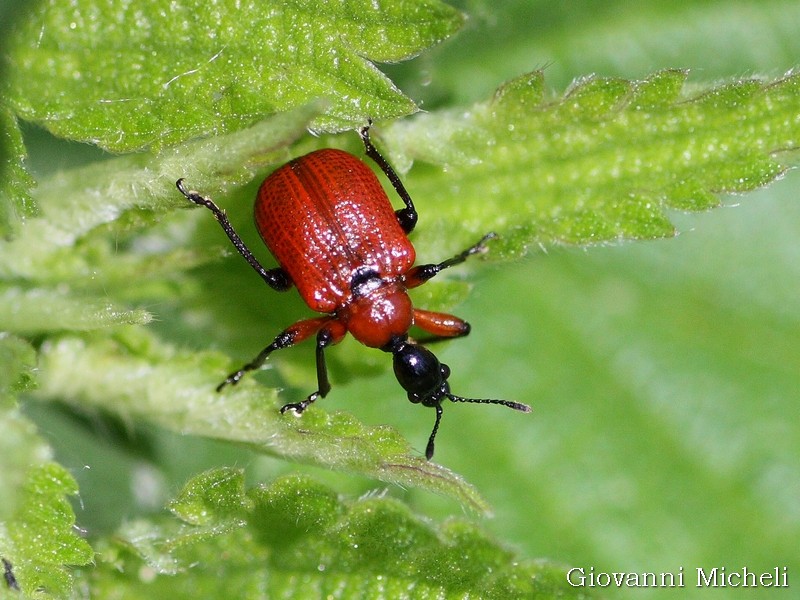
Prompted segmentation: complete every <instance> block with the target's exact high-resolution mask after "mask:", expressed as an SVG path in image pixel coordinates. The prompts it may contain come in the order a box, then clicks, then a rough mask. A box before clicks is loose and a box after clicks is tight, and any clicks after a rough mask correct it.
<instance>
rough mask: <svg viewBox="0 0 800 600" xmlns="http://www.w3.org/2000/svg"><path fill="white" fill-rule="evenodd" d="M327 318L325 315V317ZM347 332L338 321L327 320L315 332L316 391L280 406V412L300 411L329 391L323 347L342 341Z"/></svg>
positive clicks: (329, 384) (298, 412) (329, 385)
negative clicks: (303, 398)
mask: <svg viewBox="0 0 800 600" xmlns="http://www.w3.org/2000/svg"><path fill="white" fill-rule="evenodd" d="M326 318H327V317H326ZM346 334H347V329H346V328H345V326H344V325H342V324H341V323H340V322H339V321H332V320H328V321H327V322H326V323H325V325H323V327H322V328H321V329H320V330H319V331H318V332H317V350H316V358H317V391H316V392H314V393H313V394H309V396H308V397H307V398H306V399H305V400H303V401H301V402H290V403H289V404H286V405H284V406H283V408H281V413H285V412H286V411H287V410H293V411H294V412H295V413H297V414H300V413H302V412H303V411H304V410H305V409H306V408H308V406H309V405H310V404H312V403H314V402H315V401H316V400H317V398H324V397H325V396H327V395H328V392H330V391H331V383H330V381H329V380H328V367H327V366H326V364H325V348H327V347H328V346H333V345H335V344H338V343H339V342H341V341H342V338H344V336H345V335H346Z"/></svg>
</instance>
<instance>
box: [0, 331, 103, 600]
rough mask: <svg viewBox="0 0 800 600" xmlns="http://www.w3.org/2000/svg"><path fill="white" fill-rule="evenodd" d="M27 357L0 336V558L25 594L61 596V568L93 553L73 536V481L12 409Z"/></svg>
mask: <svg viewBox="0 0 800 600" xmlns="http://www.w3.org/2000/svg"><path fill="white" fill-rule="evenodd" d="M33 354H34V353H33V349H32V348H31V347H30V346H29V345H28V344H27V343H25V342H23V341H22V340H20V339H18V338H15V337H11V336H8V335H6V334H3V335H0V373H1V374H0V431H2V432H3V435H2V436H0V476H2V485H0V557H2V558H3V559H4V560H5V561H7V562H8V564H9V565H10V566H11V567H10V568H12V569H13V574H14V577H15V579H16V581H17V584H18V585H19V588H20V589H21V590H22V591H23V592H25V593H26V594H29V595H33V594H35V593H41V591H44V592H46V593H47V594H51V595H53V596H57V597H62V596H66V595H68V594H69V592H70V590H71V589H72V576H71V575H70V572H69V571H68V570H67V568H66V566H67V565H83V564H87V563H89V562H91V561H92V559H93V557H94V553H93V551H92V549H91V548H90V546H89V544H88V543H87V542H86V541H85V540H83V539H81V538H80V537H79V535H78V533H77V532H76V530H75V514H74V513H73V511H72V507H71V506H70V503H69V501H68V500H67V496H72V495H75V494H76V493H77V491H78V488H77V484H76V483H75V480H74V479H73V478H72V476H71V475H70V474H69V473H68V472H67V471H66V470H65V469H64V468H63V467H62V466H61V465H58V464H56V463H55V462H52V457H51V451H50V449H49V447H48V446H47V445H46V444H45V443H44V442H43V441H42V440H41V438H39V436H38V435H37V434H36V431H35V427H34V426H33V424H32V423H31V422H30V421H29V420H28V419H27V418H25V417H24V416H22V415H21V414H20V413H19V411H18V409H17V408H16V402H15V400H16V399H15V394H16V393H17V392H19V391H20V390H21V389H24V388H25V387H28V386H29V385H30V377H31V375H30V372H31V371H32V369H33V366H34V364H35V358H34V356H33ZM4 566H5V565H4Z"/></svg>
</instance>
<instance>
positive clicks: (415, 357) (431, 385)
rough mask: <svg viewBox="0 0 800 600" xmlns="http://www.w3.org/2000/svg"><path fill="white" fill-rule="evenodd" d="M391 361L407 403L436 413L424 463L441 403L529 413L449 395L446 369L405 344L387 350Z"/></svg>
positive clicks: (432, 357) (429, 354)
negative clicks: (472, 404)
mask: <svg viewBox="0 0 800 600" xmlns="http://www.w3.org/2000/svg"><path fill="white" fill-rule="evenodd" d="M390 352H391V353H392V357H393V364H394V374H395V376H396V377H397V381H399V382H400V385H402V386H403V389H404V390H405V391H406V392H407V393H408V399H409V400H410V401H411V402H413V403H415V404H422V405H423V406H432V407H433V408H435V409H436V422H435V423H434V424H433V431H432V432H431V437H430V438H429V439H428V446H427V448H426V449H425V456H426V458H427V459H428V460H430V459H431V458H432V457H433V441H434V438H436V432H437V431H439V423H440V422H441V420H442V400H443V399H444V398H449V399H450V400H452V401H453V402H476V403H479V404H502V405H503V406H508V407H509V408H513V409H514V410H519V411H522V412H530V411H531V408H530V406H528V405H527V404H522V403H520V402H511V401H509V400H493V399H485V398H462V397H461V396H456V395H454V394H451V393H450V384H448V383H447V378H448V377H450V367H448V366H447V365H446V364H444V363H440V362H439V359H438V358H436V355H435V354H434V353H433V352H431V351H430V350H428V349H427V348H425V347H424V346H420V345H418V344H414V343H412V342H409V341H402V342H398V343H396V344H395V345H394V346H393V347H391V348H390Z"/></svg>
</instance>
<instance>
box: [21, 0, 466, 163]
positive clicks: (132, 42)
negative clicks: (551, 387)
mask: <svg viewBox="0 0 800 600" xmlns="http://www.w3.org/2000/svg"><path fill="white" fill-rule="evenodd" d="M461 21H462V17H461V15H460V14H459V13H457V12H456V11H454V10H453V9H452V8H450V7H448V6H446V5H444V4H441V3H440V2H438V1H436V0H413V1H402V2H393V3H388V4H387V5H386V6H384V7H383V8H382V9H379V8H378V6H377V5H376V4H375V3H373V2H370V1H369V0H359V1H358V2H354V1H352V0H350V1H346V2H345V1H343V0H339V1H338V2H325V3H323V4H320V3H319V2H316V1H314V0H296V1H292V2H284V3H275V4H272V5H269V6H264V5H262V4H260V3H239V2H234V1H233V0H228V1H225V2H218V3H216V4H215V5H214V6H213V7H205V8H204V10H198V9H197V6H195V5H193V4H191V3H180V2H178V3H173V4H171V5H170V6H169V10H168V11H167V10H166V9H165V7H164V5H163V4H162V3H160V2H157V1H152V0H151V1H141V2H137V3H135V4H120V3H119V2H113V1H109V0H106V1H97V0H85V1H80V2H74V3H72V4H71V5H70V6H69V9H67V10H65V8H64V7H63V5H61V3H59V2H57V1H55V0H53V1H48V2H42V3H41V6H40V7H39V8H38V9H37V10H36V11H34V12H33V13H32V14H31V15H30V16H29V18H27V19H26V21H25V22H24V23H22V24H21V25H20V26H19V28H18V29H17V31H16V34H15V36H14V39H12V40H11V41H10V43H9V46H10V50H9V52H10V60H11V63H12V65H13V68H12V69H10V77H9V82H8V89H9V96H10V98H11V101H12V103H13V105H14V107H15V108H16V110H17V112H18V113H19V114H20V115H21V116H23V117H24V118H26V119H30V120H34V121H37V122H40V123H42V124H43V125H45V126H46V127H47V128H48V129H49V130H50V131H52V132H53V133H55V134H56V135H60V136H64V137H68V138H72V139H77V140H83V141H90V142H93V143H95V144H97V145H98V146H101V147H103V148H108V149H111V150H115V151H131V150H135V149H140V148H145V147H149V146H153V145H155V146H158V147H160V146H163V145H165V144H171V143H175V142H178V141H183V140H186V139H189V138H192V137H196V136H198V135H208V134H220V133H223V132H225V131H230V130H232V129H239V128H241V127H243V126H246V125H248V124H250V123H252V122H253V121H256V120H258V119H259V118H263V117H264V116H267V115H269V114H272V113H274V112H282V111H286V110H290V109H292V108H297V107H299V106H302V105H305V104H307V103H309V102H311V101H312V100H316V99H318V98H326V99H328V100H329V101H330V106H329V108H328V109H327V111H326V112H325V114H324V116H320V117H319V118H318V119H317V120H316V121H315V124H314V126H315V128H317V129H322V130H341V129H345V128H349V127H352V126H353V125H354V124H358V123H363V122H364V121H365V120H366V119H367V118H368V117H372V118H375V119H385V118H390V117H398V116H402V115H405V114H408V113H410V112H413V111H414V110H415V105H414V103H413V101H412V100H411V99H410V98H408V97H406V96H405V95H403V94H402V93H401V92H400V91H399V90H398V89H397V88H396V87H394V85H392V83H391V81H389V80H388V79H387V78H386V77H385V76H384V75H383V74H381V73H380V71H378V70H377V69H376V68H375V67H374V66H373V65H372V64H371V63H370V62H368V60H373V61H383V62H388V61H398V60H403V59H406V58H410V57H411V56H414V55H415V54H418V53H419V52H420V51H421V50H423V49H424V48H426V47H428V46H430V45H432V44H434V43H436V42H438V41H441V40H442V39H444V38H446V37H448V36H449V35H451V34H452V33H454V32H455V31H456V30H457V29H458V28H459V27H460V25H461ZM34 40H35V43H34ZM110 74H113V75H110ZM109 75H110V76H109Z"/></svg>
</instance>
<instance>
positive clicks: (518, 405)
mask: <svg viewBox="0 0 800 600" xmlns="http://www.w3.org/2000/svg"><path fill="white" fill-rule="evenodd" d="M447 397H448V398H450V400H452V401H453V402H473V403H475V404H502V405H503V406H507V407H508V408H513V409H514V410H518V411H520V412H524V413H529V412H531V407H530V406H528V405H527V404H523V403H522V402H512V401H511V400H495V399H494V398H462V397H461V396H455V395H453V394H447Z"/></svg>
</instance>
